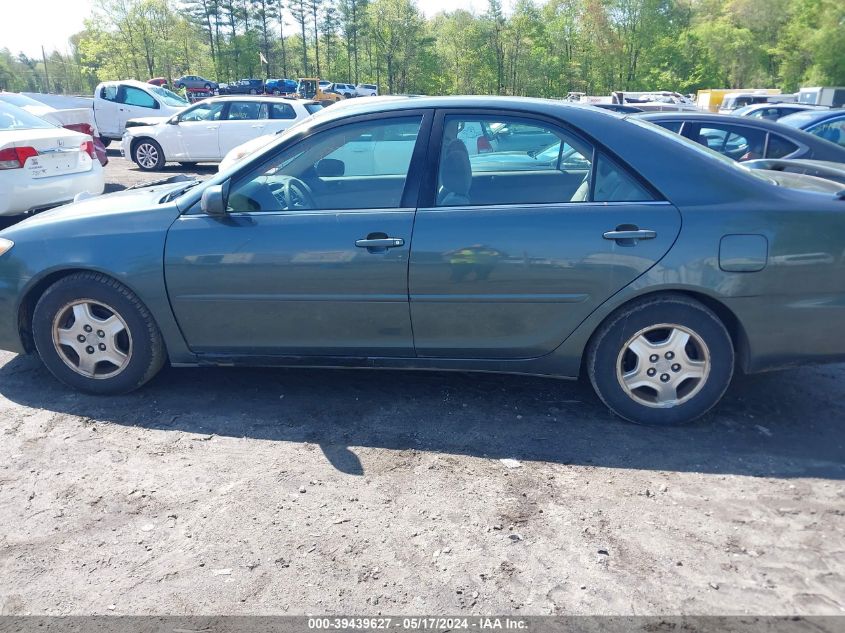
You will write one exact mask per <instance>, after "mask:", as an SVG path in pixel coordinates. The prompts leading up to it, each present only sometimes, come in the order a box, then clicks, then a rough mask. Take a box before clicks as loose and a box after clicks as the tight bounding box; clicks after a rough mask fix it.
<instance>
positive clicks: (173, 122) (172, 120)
mask: <svg viewBox="0 0 845 633" xmlns="http://www.w3.org/2000/svg"><path fill="white" fill-rule="evenodd" d="M167 124H168V125H179V115H178V114H177V115H176V116H172V117H170V118H169V119H167Z"/></svg>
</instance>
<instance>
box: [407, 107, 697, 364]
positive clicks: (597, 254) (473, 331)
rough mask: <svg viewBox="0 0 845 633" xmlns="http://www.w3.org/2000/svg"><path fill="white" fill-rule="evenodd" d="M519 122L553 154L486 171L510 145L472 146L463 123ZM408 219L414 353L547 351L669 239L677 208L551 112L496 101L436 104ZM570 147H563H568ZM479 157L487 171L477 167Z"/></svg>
mask: <svg viewBox="0 0 845 633" xmlns="http://www.w3.org/2000/svg"><path fill="white" fill-rule="evenodd" d="M470 121H475V122H477V121H482V122H484V123H485V125H489V126H490V128H491V129H493V130H495V129H502V128H503V127H505V126H509V127H510V126H513V127H515V126H520V128H521V130H522V133H523V134H524V135H525V137H526V138H528V137H533V138H535V139H537V141H538V142H539V139H541V138H542V139H544V142H547V141H549V140H552V141H553V142H552V143H550V145H557V147H558V151H559V155H558V160H557V161H552V162H547V161H545V160H543V161H539V162H538V163H537V164H536V165H535V166H534V168H533V169H526V168H525V163H530V162H531V161H533V157H532V156H531V155H530V154H529V151H528V150H526V151H524V153H523V156H522V159H521V163H520V168H519V169H510V168H505V169H502V170H500V171H491V170H489V169H488V168H489V165H490V164H491V163H490V161H491V160H495V158H496V155H497V153H498V152H501V155H502V158H501V163H502V164H503V165H506V166H507V165H513V164H515V163H516V162H517V161H518V158H517V154H516V150H509V151H507V152H506V151H505V150H499V149H498V148H496V149H494V150H493V151H492V152H487V153H485V154H479V155H476V156H472V157H469V156H468V152H467V151H466V149H461V144H462V143H463V141H462V140H460V139H459V138H458V133H459V130H460V129H461V128H462V127H463V124H464V123H466V122H470ZM432 143H433V145H432V146H431V147H430V148H429V154H430V155H431V156H434V157H438V156H439V159H437V160H432V161H429V164H430V165H431V172H430V173H429V175H428V177H427V180H426V181H425V184H424V186H423V194H422V199H421V201H420V208H419V209H418V211H417V217H416V220H415V223H414V242H413V248H412V252H411V262H410V267H409V295H410V301H411V318H412V323H413V329H414V343H415V349H416V353H417V355H418V356H421V357H451V358H500V359H515V358H532V357H537V356H541V355H543V354H547V353H549V352H551V351H552V350H554V349H555V348H556V347H557V346H558V345H560V343H561V342H563V340H564V339H565V338H566V337H567V336H568V335H569V334H570V333H571V332H572V331H573V330H574V329H575V328H576V327H577V326H578V325H579V324H580V323H581V322H582V321H583V320H584V319H585V318H586V317H587V316H588V315H589V314H590V313H591V312H592V311H593V310H595V309H596V307H598V306H599V305H600V304H601V303H602V302H604V301H605V300H606V299H608V298H609V297H610V296H611V295H613V294H614V293H615V292H617V291H618V290H620V289H621V288H623V287H624V286H626V285H627V284H629V283H631V282H632V281H633V280H634V279H636V278H637V277H638V276H639V275H641V274H642V273H644V272H645V271H646V270H648V269H649V268H651V267H652V266H654V264H655V263H656V262H657V261H658V260H659V259H660V258H661V257H663V255H664V254H665V253H666V251H667V250H668V249H669V248H670V247H671V245H672V244H673V242H674V241H675V238H676V236H677V234H678V231H679V230H680V224H681V222H680V214H679V213H678V211H677V209H675V207H673V206H672V205H671V204H669V203H668V202H666V201H665V200H661V199H660V198H659V196H658V195H657V194H656V193H655V192H654V191H653V190H652V189H651V188H650V187H649V186H648V184H647V183H644V182H643V181H641V180H640V178H639V177H638V176H637V174H636V173H634V172H633V171H632V170H631V169H630V168H629V167H628V166H626V165H623V164H621V163H620V162H619V161H617V160H616V159H614V158H613V156H611V155H610V154H609V153H605V152H604V151H602V150H599V149H597V148H594V147H593V146H592V145H591V144H590V143H589V141H587V140H585V139H584V138H583V137H582V136H581V135H580V134H579V133H578V132H577V131H576V130H568V129H565V128H563V127H561V125H560V124H559V123H558V122H555V121H552V120H548V119H544V118H533V117H528V116H519V117H516V116H513V115H512V114H504V113H499V112H495V111H473V112H469V111H452V112H447V111H440V112H439V113H438V116H437V118H436V119H435V128H434V130H433V132H432ZM566 148H569V149H566ZM532 153H533V152H532ZM480 165H484V170H480V169H478V167H479V166H480Z"/></svg>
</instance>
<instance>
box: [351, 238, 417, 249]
mask: <svg viewBox="0 0 845 633" xmlns="http://www.w3.org/2000/svg"><path fill="white" fill-rule="evenodd" d="M404 245H405V240H403V239H402V238H401V237H375V238H366V239H363V240H355V246H357V247H358V248H396V247H397V246H404Z"/></svg>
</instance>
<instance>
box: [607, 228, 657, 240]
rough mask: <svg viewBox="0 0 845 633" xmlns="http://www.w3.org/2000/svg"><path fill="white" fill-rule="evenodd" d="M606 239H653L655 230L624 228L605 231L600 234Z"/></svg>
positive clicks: (655, 235)
mask: <svg viewBox="0 0 845 633" xmlns="http://www.w3.org/2000/svg"><path fill="white" fill-rule="evenodd" d="M602 237H603V238H604V239H606V240H616V241H619V240H653V239H654V238H655V237H657V231H652V230H650V229H624V230H618V229H617V230H615V231H607V232H606V233H604V234H603V235H602Z"/></svg>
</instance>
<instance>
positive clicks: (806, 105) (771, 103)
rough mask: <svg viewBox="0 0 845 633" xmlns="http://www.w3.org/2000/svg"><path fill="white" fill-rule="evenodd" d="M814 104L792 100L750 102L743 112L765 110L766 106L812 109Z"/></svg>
mask: <svg viewBox="0 0 845 633" xmlns="http://www.w3.org/2000/svg"><path fill="white" fill-rule="evenodd" d="M815 107H816V106H813V105H810V104H809V103H795V102H794V101H768V102H766V103H751V104H749V105H747V106H743V108H745V109H744V110H743V111H744V112H753V111H755V110H765V109H766V108H795V109H796V110H813V109H814V108H815Z"/></svg>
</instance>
